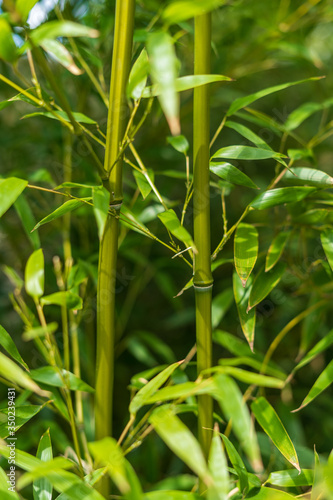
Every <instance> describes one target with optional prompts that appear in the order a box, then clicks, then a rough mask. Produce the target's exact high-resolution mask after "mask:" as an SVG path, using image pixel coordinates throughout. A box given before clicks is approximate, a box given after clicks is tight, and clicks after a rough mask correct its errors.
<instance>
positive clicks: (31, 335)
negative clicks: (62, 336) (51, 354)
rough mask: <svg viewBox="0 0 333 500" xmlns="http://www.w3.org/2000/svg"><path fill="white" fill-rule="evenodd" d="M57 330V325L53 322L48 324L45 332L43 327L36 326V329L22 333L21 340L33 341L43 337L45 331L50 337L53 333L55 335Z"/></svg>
mask: <svg viewBox="0 0 333 500" xmlns="http://www.w3.org/2000/svg"><path fill="white" fill-rule="evenodd" d="M57 329H58V323H55V322H52V323H48V325H47V330H45V328H44V327H43V326H37V327H36V328H30V329H29V330H26V331H25V332H24V333H23V335H22V338H23V340H25V341H26V342H27V341H29V340H32V339H35V338H37V337H44V336H45V335H46V331H47V332H48V333H49V334H50V335H52V334H53V333H55V332H56V331H57Z"/></svg>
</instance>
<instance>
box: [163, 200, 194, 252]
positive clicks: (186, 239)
mask: <svg viewBox="0 0 333 500" xmlns="http://www.w3.org/2000/svg"><path fill="white" fill-rule="evenodd" d="M158 218H159V219H160V221H161V222H162V223H163V224H164V225H165V227H166V228H167V229H168V231H170V233H171V234H173V236H175V237H176V238H178V239H179V240H180V241H182V242H183V243H184V244H185V245H186V247H187V248H188V247H192V250H195V246H194V242H193V240H192V236H191V235H190V233H189V232H188V231H187V230H186V229H185V228H184V226H182V225H181V223H180V221H179V219H178V217H177V215H176V213H175V211H174V210H172V209H170V210H167V211H165V212H162V213H161V214H158Z"/></svg>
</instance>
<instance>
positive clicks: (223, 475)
mask: <svg viewBox="0 0 333 500" xmlns="http://www.w3.org/2000/svg"><path fill="white" fill-rule="evenodd" d="M208 467H209V471H210V473H211V476H212V478H213V481H214V484H213V485H212V486H210V487H209V488H208V492H207V500H227V499H228V493H229V489H230V486H229V473H228V468H227V467H228V463H227V460H226V457H225V454H224V450H223V446H222V442H221V438H220V435H219V432H218V426H216V427H215V428H214V436H213V439H212V443H211V447H210V452H209V459H208Z"/></svg>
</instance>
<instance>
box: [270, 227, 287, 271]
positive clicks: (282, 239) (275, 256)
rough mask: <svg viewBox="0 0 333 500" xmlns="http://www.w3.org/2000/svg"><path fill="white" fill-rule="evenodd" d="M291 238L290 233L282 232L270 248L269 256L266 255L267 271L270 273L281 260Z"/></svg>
mask: <svg viewBox="0 0 333 500" xmlns="http://www.w3.org/2000/svg"><path fill="white" fill-rule="evenodd" d="M289 236H290V231H281V232H280V233H279V234H278V235H277V236H276V237H275V238H274V239H273V241H272V243H271V244H270V246H269V249H268V252H267V255H266V263H265V271H266V272H267V271H270V269H272V268H273V267H274V266H275V264H276V263H277V262H278V260H279V259H280V257H281V255H282V254H283V250H284V248H285V246H286V243H287V241H288V238H289Z"/></svg>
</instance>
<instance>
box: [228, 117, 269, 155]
mask: <svg viewBox="0 0 333 500" xmlns="http://www.w3.org/2000/svg"><path fill="white" fill-rule="evenodd" d="M225 127H227V128H231V129H233V130H235V131H236V132H238V133H239V134H240V135H241V136H243V137H245V139H247V140H248V141H250V142H252V143H253V144H255V145H256V146H257V147H258V148H261V149H268V150H272V148H271V147H270V146H269V145H268V144H267V143H266V142H265V141H264V140H263V139H262V138H261V137H259V135H257V134H255V133H254V132H253V130H251V129H249V128H248V127H246V126H245V125H242V124H241V123H237V122H234V121H231V120H228V121H227V122H226V123H225Z"/></svg>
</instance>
